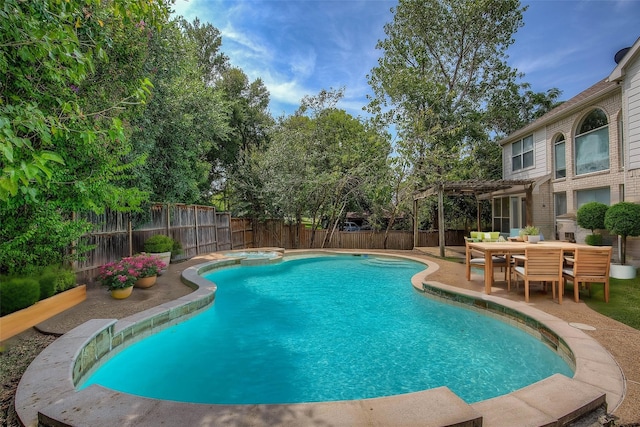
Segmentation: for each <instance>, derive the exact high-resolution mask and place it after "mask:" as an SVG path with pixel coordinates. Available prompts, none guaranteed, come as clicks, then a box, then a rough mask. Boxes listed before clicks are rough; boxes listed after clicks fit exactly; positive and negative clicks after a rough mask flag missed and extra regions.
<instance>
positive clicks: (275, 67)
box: [174, 0, 640, 117]
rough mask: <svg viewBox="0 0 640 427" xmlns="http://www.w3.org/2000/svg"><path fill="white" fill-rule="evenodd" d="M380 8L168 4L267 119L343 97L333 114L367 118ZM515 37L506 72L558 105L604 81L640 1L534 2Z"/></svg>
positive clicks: (303, 0) (636, 18)
mask: <svg viewBox="0 0 640 427" xmlns="http://www.w3.org/2000/svg"><path fill="white" fill-rule="evenodd" d="M396 4H397V1H387V0H339V1H334V0H233V1H232V0H188V1H187V0H176V4H175V6H174V9H175V14H176V15H182V16H184V17H185V18H186V19H187V20H189V21H191V20H193V19H194V18H195V17H198V18H199V19H200V20H201V21H204V22H209V23H211V24H212V25H213V26H214V27H216V28H217V29H218V30H220V31H221V33H222V42H223V45H222V50H223V51H224V52H225V54H227V56H229V58H230V61H231V64H232V65H233V66H236V67H239V68H241V69H242V70H244V72H245V73H246V74H247V75H248V76H249V78H250V79H251V80H254V79H256V78H261V79H262V80H263V82H264V83H265V85H266V86H267V88H268V90H269V92H270V97H271V104H270V110H271V113H272V115H273V116H276V117H277V116H280V115H282V114H291V113H293V112H294V111H295V110H296V108H297V107H298V105H299V104H300V100H301V99H302V97H303V96H305V95H316V94H317V93H318V92H319V91H320V90H321V89H329V88H332V87H333V88H339V87H344V88H345V98H344V99H343V100H342V101H341V103H340V104H339V105H338V106H339V107H340V108H343V109H345V110H346V111H347V112H349V113H350V114H352V115H354V116H366V113H365V112H363V111H362V107H363V106H365V105H366V104H367V100H366V95H367V94H369V93H370V92H371V91H370V88H369V85H368V83H367V79H366V76H367V74H368V73H369V72H370V71H371V69H372V68H373V67H374V66H375V65H376V62H377V60H378V58H379V56H380V54H381V52H380V51H379V50H377V49H375V45H376V42H377V41H378V40H380V39H383V38H384V36H385V34H384V30H383V26H384V24H385V23H387V22H391V20H392V14H391V12H390V9H391V7H394V6H395V5H396ZM522 4H523V5H528V6H529V8H528V10H527V11H526V12H525V14H524V24H525V25H524V27H522V28H520V30H519V31H518V32H517V33H516V34H515V36H514V38H515V43H514V44H513V45H512V46H511V47H510V49H509V56H510V58H509V59H508V62H509V64H510V65H511V67H513V68H517V69H518V70H519V71H521V72H523V73H525V77H524V79H523V80H524V81H526V82H529V83H530V84H531V86H532V89H533V90H535V91H546V90H547V89H549V88H552V87H557V88H559V89H560V90H561V91H562V96H561V99H562V100H567V99H569V98H571V97H572V96H574V95H576V94H578V93H579V92H581V91H582V90H584V89H586V88H588V87H589V86H591V85H593V84H595V83H596V82H598V81H599V80H601V79H603V78H605V77H606V76H607V75H608V74H609V73H610V72H611V71H612V70H613V68H614V67H615V62H614V61H613V56H614V54H615V53H616V52H617V51H618V50H620V49H622V48H624V47H627V46H631V45H632V44H633V43H634V41H635V40H636V39H637V38H638V37H640V0H607V1H594V0H591V1H586V0H565V1H554V0H548V1H547V0H534V1H526V0H524V1H522Z"/></svg>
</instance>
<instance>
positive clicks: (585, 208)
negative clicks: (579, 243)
mask: <svg viewBox="0 0 640 427" xmlns="http://www.w3.org/2000/svg"><path fill="white" fill-rule="evenodd" d="M608 209H609V206H607V205H605V204H604V203H600V202H589V203H585V204H584V205H582V206H580V208H579V209H578V212H576V222H577V223H578V225H579V226H580V227H582V228H587V229H589V230H591V236H587V239H586V242H587V244H589V245H594V246H597V245H599V244H601V243H602V236H600V235H597V234H595V230H603V229H604V228H605V226H604V218H605V216H606V214H607V210H608Z"/></svg>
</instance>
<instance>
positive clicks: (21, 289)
mask: <svg viewBox="0 0 640 427" xmlns="http://www.w3.org/2000/svg"><path fill="white" fill-rule="evenodd" d="M0 295H2V298H0V315H1V316H4V315H7V314H9V313H13V312H15V311H18V310H22V309H23V308H27V307H29V306H32V305H33V304H35V303H36V302H38V300H39V299H40V284H39V283H38V281H37V280H36V279H33V278H21V277H12V278H8V279H2V281H1V282H0Z"/></svg>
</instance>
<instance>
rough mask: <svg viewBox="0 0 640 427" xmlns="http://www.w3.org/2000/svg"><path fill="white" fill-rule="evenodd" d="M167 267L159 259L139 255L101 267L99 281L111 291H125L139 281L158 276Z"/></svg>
mask: <svg viewBox="0 0 640 427" xmlns="http://www.w3.org/2000/svg"><path fill="white" fill-rule="evenodd" d="M165 266H166V264H165V263H164V262H162V261H161V260H160V259H159V258H156V257H153V256H151V255H145V254H138V255H134V256H132V257H125V258H122V259H121V260H120V261H117V262H110V263H107V264H104V265H102V266H100V269H99V271H98V277H97V279H98V281H99V282H100V283H102V284H103V285H105V286H106V287H108V288H109V289H124V288H128V287H129V286H133V285H134V284H135V282H136V280H138V279H141V278H143V277H150V276H155V275H157V274H158V273H159V272H160V270H162V269H163V268H164V267H165Z"/></svg>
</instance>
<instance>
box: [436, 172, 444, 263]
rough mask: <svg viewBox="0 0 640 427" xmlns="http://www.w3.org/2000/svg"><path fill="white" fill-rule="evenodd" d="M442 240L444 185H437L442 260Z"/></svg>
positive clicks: (442, 254) (441, 254) (442, 255)
mask: <svg viewBox="0 0 640 427" xmlns="http://www.w3.org/2000/svg"><path fill="white" fill-rule="evenodd" d="M444 239H445V236H444V184H438V240H439V241H440V256H441V257H442V258H444Z"/></svg>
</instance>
